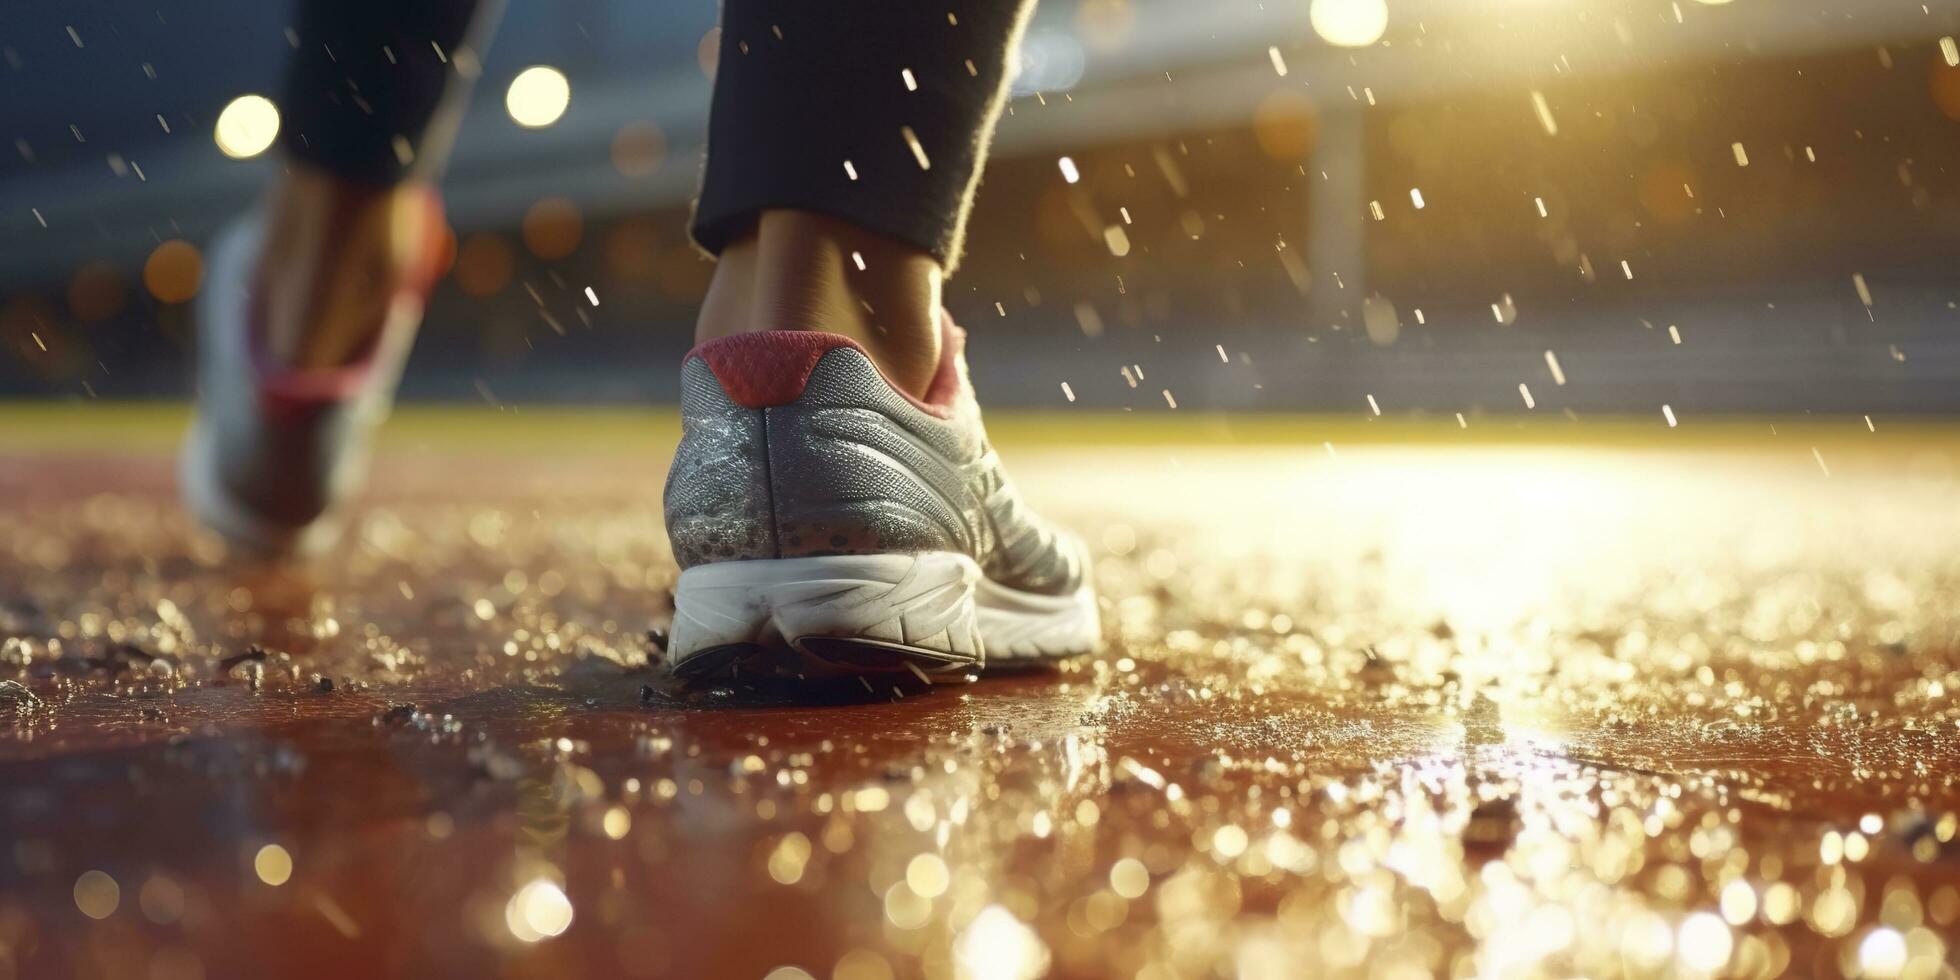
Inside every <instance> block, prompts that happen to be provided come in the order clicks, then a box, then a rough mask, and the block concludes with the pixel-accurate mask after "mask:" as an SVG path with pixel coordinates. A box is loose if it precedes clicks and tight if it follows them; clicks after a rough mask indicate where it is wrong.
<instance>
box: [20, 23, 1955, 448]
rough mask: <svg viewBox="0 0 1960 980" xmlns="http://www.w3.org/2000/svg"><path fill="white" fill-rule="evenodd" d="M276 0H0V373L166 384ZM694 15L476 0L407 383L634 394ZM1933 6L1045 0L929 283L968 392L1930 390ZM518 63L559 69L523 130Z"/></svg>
mask: <svg viewBox="0 0 1960 980" xmlns="http://www.w3.org/2000/svg"><path fill="white" fill-rule="evenodd" d="M289 16H290V13H289V11H288V9H287V8H286V6H285V5H284V4H280V3H245V2H238V0H229V2H218V3H213V2H192V0H143V2H140V3H138V2H133V0H104V2H99V3H91V4H87V5H76V4H64V3H54V2H46V0H27V2H22V3H17V4H10V5H9V8H8V10H7V11H6V14H5V16H4V17H0V138H4V142H5V144H6V145H4V146H0V344H4V348H5V352H6V354H5V356H4V357H0V397H5V398H16V399H17V398H50V399H75V400H79V399H87V398H102V399H157V398H177V397H181V396H182V395H184V394H185V393H186V391H187V388H188V378H187V370H186V363H185V361H186V358H185V351H184V344H185V337H186V333H187V331H186V317H187V306H186V303H185V301H186V300H187V299H190V298H191V297H193V296H194V294H195V291H196V288H197V285H198V265H199V262H198V252H197V247H198V246H199V245H201V243H202V242H204V241H205V240H206V239H207V237H208V236H209V235H210V234H211V233H212V232H213V231H214V230H216V228H218V227H219V226H220V225H221V224H222V223H223V222H224V221H225V220H226V219H227V218H228V217H229V216H230V215H232V214H235V213H236V212H238V211H239V210H240V209H242V208H245V207H247V206H248V205H249V204H250V203H251V201H252V199H253V197H254V195H255V194H256V192H257V190H258V188H259V187H260V186H261V185H262V183H263V182H264V181H265V179H266V178H267V176H268V175H269V174H270V173H271V172H272V171H273V169H274V168H276V167H277V166H278V165H279V164H278V162H277V160H276V158H275V156H274V155H272V154H261V155H250V156H245V157H244V158H234V157H233V156H232V155H228V154H227V153H226V152H224V150H222V149H221V147H220V145H219V142H220V141H219V140H217V139H214V132H217V131H218V130H219V129H220V127H218V126H217V120H218V119H219V117H220V114H221V112H223V111H224V110H225V109H226V107H227V106H228V105H231V104H232V103H233V100H235V99H237V98H238V97H240V96H242V95H246V94H249V93H266V94H271V93H274V92H275V91H276V87H277V78H278V75H279V71H280V68H281V64H282V60H283V59H284V58H285V57H286V55H287V52H288V50H289V41H288V38H287V34H286V31H285V25H286V23H287V18H288V17H289ZM715 17H716V10H715V7H714V5H713V4H712V3H710V2H707V0H700V2H691V3H657V4H656V3H631V2H626V0H563V2H554V3H543V2H527V0H517V2H515V3H513V4H512V5H511V9H510V11H509V13H508V16H507V18H506V20H505V22H504V26H503V29H502V31H501V32H500V34H499V36H498V39H497V41H496V43H495V45H494V46H493V47H492V48H491V50H490V51H488V52H487V54H486V55H485V56H484V57H483V59H482V81H481V84H480V87H479V89H478V92H477V99H476V102H475V103H474V105H473V107H472V109H471V112H470V115H469V117H468V120H467V122H466V124H465V127H464V130H463V135H462V138H461V143H460V146H459V148H458V151H457V153H456V157H455V161H454V164H453V166H452V167H451V172H450V179H449V181H448V188H449V192H450V203H451V214H450V218H451V221H452V224H453V226H454V229H455V231H456V234H457V240H458V248H457V250H456V260H455V264H454V267H453V268H452V270H451V272H450V274H449V275H448V276H447V277H446V278H445V280H444V282H443V284H442V285H441V287H440V288H439V290H438V292H437V294H436V297H435V300H434V305H433V307H432V310H431V314H430V322H429V324H428V326H427V328H426V329H425V333H424V339H423V342H422V343H421V345H420V347H419V349H418V350H417V352H416V355H415V360H414V362H413V365H412V367H411V371H410V377H409V380H408V383H407V390H406V397H408V398H410V399H416V400H438V401H457V402H469V401H479V400H488V401H493V402H527V403H528V402H609V403H639V402H649V401H655V402H657V401H663V400H667V399H669V398H671V396H672V394H673V389H674V372H673V370H672V365H673V363H674V358H675V356H676V355H678V354H679V353H680V352H681V351H682V350H683V349H685V347H686V346H687V336H688V331H689V326H690V323H691V320H692V316H693V308H694V303H695V302H696V300H697V299H698V298H699V297H700V295H701V293H702V290H703V289H704V287H705V284H706V282H707V278H708V273H709V269H710V267H709V265H708V264H707V263H706V262H705V261H704V260H703V259H701V258H700V257H699V256H698V255H697V254H696V253H695V252H694V251H693V250H692V249H691V248H690V247H689V245H688V244H687V240H686V236H685V232H684V229H685V222H686V214H687V202H688V198H689V195H690V194H691V192H692V190H693V187H694V183H695V180H696V177H697V173H698V169H699V157H700V151H701V145H700V144H701V134H702V132H703V129H704V121H705V116H706V107H707V96H708V86H709V79H710V77H711V75H712V72H713V69H714V66H713V64H712V60H711V55H712V51H713V50H714V45H713V43H712V37H711V32H712V31H713V29H714V23H715ZM1956 33H1960V4H1955V3H1951V2H1936V3H1929V4H1922V3H1921V2H1919V0H1911V2H1907V0H1807V2H1804V3H1797V2H1793V0H1733V2H1728V3H1708V2H1701V0H1674V2H1668V0H1475V2H1465V0H1386V4H1384V3H1383V2H1382V0H1312V2H1310V0H1204V2H1199V0H1046V2H1044V3H1043V4H1042V6H1041V8H1040V10H1039V12H1038V14H1037V16H1036V19H1035V21H1034V23H1033V24H1032V26H1031V28H1030V30H1029V33H1028V37H1027V43H1026V46H1025V50H1024V53H1023V66H1022V71H1021V73H1020V75H1019V77H1018V80H1017V82H1016V84H1015V98H1014V99H1013V101H1012V102H1011V103H1010V109H1009V113H1008V115H1007V117H1006V118H1005V119H1004V120H1003V123H1002V126H1001V129H1000V133H999V138H998V140H997V142H996V145H995V154H994V163H993V166H992V168H991V169H990V171H989V172H988V175H987V178H986V181H985V184H984V186H983V189H982V192H981V196H980V203H979V209H978V212H977V214H976V216H975V220H974V221H973V229H972V237H971V240H970V243H969V254H968V257H967V260H966V263H965V267H964V269H963V270H962V272H961V275H960V276H959V278H958V279H957V280H956V281H955V282H954V284H953V288H952V289H951V291H950V294H949V304H950V306H951V308H952V309H953V312H954V313H955V314H956V315H957V316H958V317H959V318H960V319H961V320H962V322H964V323H965V324H966V325H967V326H968V327H969V328H970V329H971V330H972V331H973V332H974V333H975V334H976V342H975V343H974V345H973V356H974V372H975V375H976V382H977V383H978V384H979V386H980V387H981V389H982V391H983V392H984V394H985V395H986V396H987V398H988V400H989V402H990V404H998V405H1013V406H1029V407H1049V408H1058V409H1059V408H1066V407H1070V405H1071V403H1073V406H1074V407H1077V408H1081V407H1100V408H1109V409H1134V410H1136V411H1138V412H1167V411H1174V410H1175V411H1191V410H1204V409H1253V410H1316V411H1339V412H1357V413H1371V412H1373V413H1382V414H1387V415H1391V416H1394V415H1408V414H1409V413H1412V412H1419V413H1427V414H1432V415H1437V416H1440V417H1444V418H1447V417H1448V416H1450V415H1451V414H1453V413H1457V412H1462V413H1465V414H1466V416H1468V417H1470V418H1475V417H1476V416H1477V415H1478V414H1480V413H1524V412H1535V413H1539V414H1541V415H1542V414H1551V415H1554V416H1556V415H1557V414H1558V413H1561V412H1565V413H1574V414H1583V413H1588V412H1615V413H1634V414H1648V415H1649V417H1651V418H1655V419H1659V418H1660V417H1661V411H1662V409H1661V406H1663V405H1666V406H1669V409H1668V410H1669V411H1670V412H1672V413H1675V414H1678V415H1679V416H1681V417H1683V418H1690V417H1692V416H1693V415H1694V414H1695V413H1698V412H1765V413H1768V412H1776V413H1791V412H1820V413H1848V414H1853V415H1856V414H1870V413H1879V412H1886V413H1894V414H1897V413H1907V412H1913V413H1939V412H1950V411H1954V410H1960V385H1956V384H1954V383H1953V382H1954V380H1955V379H1956V378H1960V310H1956V306H1955V301H1956V299H1960V290H1956V289H1955V288H1954V260H1955V258H1956V256H1960V186H1956V170H1955V161H1956V160H1960V152H1956V151H1960V47H1956V45H1955V42H1954V40H1953V35H1955V34H1956ZM535 65H547V66H551V67H553V68H554V69H556V70H557V71H559V72H562V75H563V77H565V78H566V79H568V80H569V83H570V91H571V98H570V102H569V105H568V107H567V108H566V110H565V111H564V112H563V114H562V116H558V117H557V118H556V119H555V120H553V121H552V122H551V123H550V124H549V125H544V126H541V127H537V128H527V127H524V126H520V125H519V124H518V123H517V122H515V121H514V119H513V113H512V110H513V107H515V108H516V109H517V110H518V114H522V111H523V110H524V107H525V99H526V98H527V97H535V96H536V94H537V93H535V92H533V93H528V94H527V92H526V91H525V90H524V87H523V86H521V85H520V86H518V88H517V89H516V90H513V89H512V85H513V80H514V79H516V78H517V77H518V75H519V73H520V72H522V71H523V70H524V69H526V68H527V67H529V66H535ZM533 77H535V76H533ZM894 83H895V84H896V80H895V82H894ZM548 94H549V93H546V95H547V96H548ZM544 101H545V102H546V103H547V105H546V107H545V108H546V110H549V108H550V107H549V102H550V100H549V98H548V97H547V98H546V99H545V100H544ZM241 111H243V110H241ZM549 114H550V113H549V111H546V112H545V115H549ZM263 115H264V113H263V111H261V117H263ZM265 121H266V120H265V119H264V118H258V119H256V120H255V119H254V117H252V116H251V115H249V113H247V114H245V115H240V116H236V117H233V119H232V120H231V122H232V123H233V124H234V126H233V129H232V130H231V131H230V132H231V138H232V139H234V140H235V141H237V144H238V145H233V146H231V147H230V149H231V150H232V151H233V152H234V153H243V152H247V151H250V150H251V149H252V148H253V146H252V144H253V143H255V142H257V141H258V140H259V139H260V138H262V137H264V135H265V130H266V126H265ZM588 290H590V292H589V294H588ZM595 299H596V300H597V302H596V304H595V303H594V302H593V300H595Z"/></svg>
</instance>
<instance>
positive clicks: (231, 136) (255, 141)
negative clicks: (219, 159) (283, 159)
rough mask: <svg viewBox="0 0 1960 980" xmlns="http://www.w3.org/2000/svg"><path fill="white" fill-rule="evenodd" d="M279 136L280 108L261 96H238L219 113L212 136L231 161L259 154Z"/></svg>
mask: <svg viewBox="0 0 1960 980" xmlns="http://www.w3.org/2000/svg"><path fill="white" fill-rule="evenodd" d="M278 137H279V107H278V106H275V105H273V104H272V100H271V99H268V98H266V97H265V96H263V95H241V96H239V97H238V98H235V99H233V100H231V102H230V103H228V104H227V105H226V106H225V108H224V111H222V112H220V113H218V124H217V125H216V126H214V127H212V129H211V138H212V139H214V140H216V141H217V143H218V149H219V150H222V151H223V152H224V154H225V156H228V157H231V158H232V159H234V160H246V159H250V158H252V157H255V156H258V155H259V154H261V153H264V152H265V151H266V148H267V147H270V146H271V145H272V141H273V140H275V139H277V138H278Z"/></svg>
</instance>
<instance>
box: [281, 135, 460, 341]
mask: <svg viewBox="0 0 1960 980" xmlns="http://www.w3.org/2000/svg"><path fill="white" fill-rule="evenodd" d="M434 194H435V192H434V190H433V189H432V188H431V187H429V186H428V185H427V184H425V183H419V182H418V183H410V184H402V185H397V186H393V187H368V186H363V185H359V184H354V183H349V182H347V181H343V180H340V179H338V178H335V177H333V176H331V175H328V174H325V173H323V172H321V171H317V170H313V169H311V168H307V167H303V166H298V165H295V166H294V167H293V168H292V170H290V171H289V172H288V173H287V174H286V176H285V177H284V178H282V180H281V182H280V183H279V184H278V186H276V187H275V188H274V189H273V191H272V194H271V196H270V199H269V201H268V203H267V208H266V212H267V214H266V219H267V220H266V238H265V246H264V250H263V253H262V254H261V257H260V264H259V272H258V279H257V285H256V288H255V290H254V293H255V297H256V299H255V305H256V310H255V316H256V317H257V318H258V321H259V323H260V324H261V326H262V328H263V330H264V337H265V341H266V345H267V353H268V354H270V355H271V356H272V358H273V359H274V360H275V361H277V362H279V363H282V364H285V365H288V366H290V367H296V368H327V367H335V366H338V365H341V364H345V363H347V362H348V361H349V360H351V359H353V358H354V357H355V356H357V355H358V354H359V352H360V351H361V350H362V349H364V348H365V347H366V346H367V345H368V344H369V343H370V342H372V341H373V339H374V338H375V336H376V335H377V334H378V333H379V332H380V330H381V329H382V327H383V325H384V324H385V323H386V322H387V317H388V315H389V308H390V305H391V304H392V303H393V302H394V300H395V297H396V295H397V294H398V293H399V292H400V290H401V289H402V288H403V287H404V286H405V285H406V284H408V283H409V282H410V281H411V280H412V279H413V278H414V277H415V276H417V275H418V274H419V273H420V272H421V271H422V270H421V269H419V268H418V266H419V265H420V264H421V263H423V262H426V261H427V259H428V253H429V240H430V236H432V235H434V234H435V233H436V228H435V227H434V224H435V223H436V222H438V221H439V220H440V218H439V217H438V214H439V212H438V211H437V209H436V207H435V204H434V202H435V197H434Z"/></svg>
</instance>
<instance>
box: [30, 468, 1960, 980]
mask: <svg viewBox="0 0 1960 980" xmlns="http://www.w3.org/2000/svg"><path fill="white" fill-rule="evenodd" d="M1873 445H1874V446H1875V447H1876V448H1871V449H1866V450H1860V451H1857V452H1851V451H1844V452H1842V453H1837V454H1835V455H1834V458H1832V459H1831V460H1830V466H1829V470H1830V472H1829V474H1828V475H1827V474H1826V472H1824V468H1822V467H1820V465H1819V462H1820V461H1821V460H1822V459H1823V454H1813V453H1812V452H1811V451H1810V447H1809V446H1807V445H1806V446H1783V445H1781V444H1774V443H1772V444H1770V445H1768V446H1766V447H1765V446H1750V447H1745V448H1747V449H1748V450H1749V451H1747V452H1733V453H1718V452H1706V451H1704V452H1691V453H1665V454H1664V453H1660V452H1656V451H1620V452H1609V451H1605V450H1588V449H1577V448H1573V449H1559V448H1535V449H1530V448H1517V447H1511V448H1504V447H1490V448H1486V449H1484V450H1478V451H1466V450H1433V449H1432V450H1417V449H1406V448H1405V449H1375V450H1370V449H1365V448H1359V447H1357V448H1354V449H1346V448H1342V449H1339V450H1338V451H1334V450H1327V449H1323V448H1322V447H1320V446H1317V445H1316V446H1311V447H1299V446H1295V447H1266V448H1245V449H1231V450H1227V449H1193V448H1184V449H1177V450H1173V449H1161V448H1148V447H1139V448H1131V449H1123V450H1108V451H1104V452H1101V453H1099V454H1090V455H1088V456H1087V457H1086V458H1085V456H1084V454H1083V453H1080V452H1074V451H1070V452H1061V451H1048V452H1039V451H1037V452H1027V453H1022V454H1019V455H1017V456H1015V458H1016V459H1017V460H1018V462H1019V464H1020V465H1019V467H1018V472H1019V475H1020V477H1021V479H1022V482H1023V483H1025V484H1026V485H1027V486H1028V488H1029V489H1030V490H1031V491H1032V493H1033V495H1034V497H1035V498H1036V499H1037V500H1039V501H1042V502H1044V503H1046V504H1048V505H1049V507H1050V509H1052V510H1054V511H1056V512H1057V513H1058V514H1060V515H1062V516H1063V517H1065V518H1068V519H1071V520H1072V521H1073V522H1074V523H1075V524H1076V525H1077V526H1079V527H1081V528H1082V529H1083V530H1084V531H1085V532H1086V533H1087V535H1088V536H1089V537H1090V539H1091V540H1092V542H1094V544H1095V547H1096V550H1097V552H1098V554H1099V555H1100V558H1099V564H1098V574H1099V576H1100V579H1101V582H1102V583H1103V585H1104V587H1105V589H1106V591H1107V594H1108V605H1107V615H1106V619H1107V622H1108V629H1109V638H1110V645H1109V649H1108V650H1107V652H1106V653H1104V654H1102V655H1099V656H1097V657H1093V658H1088V659H1084V660H1080V661H1076V662H1071V663H1065V664H1062V665H1059V666H1057V667H1055V668H1054V669H1052V670H1046V671H1039V672H1034V673H1022V674H1011V675H1005V676H999V677H993V676H988V677H982V678H979V679H976V680H972V681H970V682H966V683H955V684H951V685H942V686H940V687H937V688H931V689H928V688H925V687H923V686H922V685H919V684H917V683H903V684H896V685H894V684H893V683H890V682H884V683H879V684H875V685H857V684H856V682H851V683H850V684H847V685H841V686H840V685H831V686H828V687H825V688H823V689H822V690H820V691H816V692H798V691H795V690H786V689H783V688H781V687H763V688H758V687H748V686H743V685H739V684H723V685H721V686H711V687H705V688H696V689H690V688H682V687H679V686H676V685H674V684H672V683H671V682H668V681H666V680H664V679H663V678H662V675H661V673H660V671H659V670H658V668H657V661H658V657H659V650H658V640H659V636H658V635H657V631H658V630H659V629H660V628H661V627H663V626H664V625H665V622H666V618H667V616H668V611H669V610H668V605H667V603H668V594H667V589H668V587H669V586H670V585H671V584H672V581H673V576H674V570H673V567H672V565H671V563H670V559H669V557H668V554H667V551H666V544H665V539H664V537H663V535H662V533H661V528H660V524H659V519H658V514H657V507H656V506H655V501H656V497H657V487H658V486H659V482H658V481H659V476H660V474H659V473H658V472H656V471H633V470H630V469H622V467H621V466H620V465H619V464H618V463H617V462H615V461H609V460H601V459H585V460H554V461H552V462H551V463H550V464H549V465H546V466H528V467H518V468H517V472H515V473H513V472H511V469H512V467H511V465H510V464H508V463H505V462H498V461H483V460H479V461H474V462H472V461H452V462H447V463H444V464H442V465H440V466H423V467H421V468H411V469H410V470H409V471H398V472H390V473H388V474H386V475H385V476H384V478H383V480H382V486H381V487H380V489H379V492H378V493H377V497H376V505H375V506H374V507H373V508H372V509H370V510H368V511H366V512H365V513H364V515H363V516H362V517H361V518H360V520H359V521H358V527H357V531H358V537H357V540H356V541H355V542H353V543H352V544H350V546H349V547H347V548H346V549H344V550H343V551H342V552H341V553H339V554H338V555H336V556H335V557H334V559H332V560H330V561H326V562H322V563H318V564H316V565H314V566H313V567H311V568H307V569H284V570H281V569H269V568H243V567H237V566H234V565H232V564H230V563H228V562H227V561H226V559H225V555H224V553H223V549H222V548H221V547H220V546H218V545H217V544H216V543H215V542H214V541H212V540H210V539H208V538H205V537H202V536H200V535H197V534H194V533H193V532H191V531H190V530H189V529H188V528H187V527H186V525H185V523H184V520H183V518H181V517H180V516H178V515H177V513H176V512H175V511H174V509H173V507H172V503H171V498H170V491H169V486H168V479H167V462H166V461H164V460H163V459H161V458H151V457H148V456H145V457H142V458H140V459H135V460H131V459H123V458H116V459H106V458H105V459H86V458H64V459H62V460H60V461H58V462H55V463H52V464H48V465H38V464H37V465H32V466H30V465H26V464H22V465H16V466H10V467H7V468H4V469H0V491H4V493H0V501H4V503H0V642H3V643H4V648H0V785H4V787H5V790H4V794H0V841H4V847H5V850H4V851H0V977H15V976H18V977H52V976H117V977H132V976H133V977H154V978H195V977H231V976H251V975H264V974H266V973H268V972H276V973H278V974H281V975H317V976H350V975H352V976H360V975H375V974H377V973H388V974H401V975H412V976H428V975H459V976H513V977H526V976H564V975H593V976H596V975H619V974H623V975H629V976H645V977H704V976H729V977H753V978H763V977H765V976H767V977H772V978H775V980H789V978H797V977H805V976H809V977H817V978H838V980H878V978H892V977H909V976H926V977H974V978H1010V977H1034V976H1040V975H1047V976H1064V977H1076V976H1080V977H1091V976H1122V977H1138V978H1144V980H1169V978H1197V977H1234V976H1236V977H1259V978H1263V977H1298V976H1333V975H1370V976H1412V977H1413V976H1431V975H1452V976H1489V977H1496V976H1556V977H1568V976H1594V977H1607V976H1658V975H1670V974H1672V975H1688V976H1693V975H1729V976H1747V977H1756V976H1764V977H1767V976H1776V975H1785V974H1787V975H1792V976H1839V975H1842V976H1858V977H1921V978H1933V977H1951V976H1954V975H1955V972H1954V966H1953V964H1954V963H1955V955H1956V954H1955V949H1954V947H1955V944H1956V940H1957V939H1960V842H1956V841H1955V839H1954V838H1955V836H1956V830H1957V829H1960V828H1957V827H1956V821H1960V816H1957V815H1956V813H1957V812H1960V706H1956V703H1955V700H1954V695H1953V691H1954V689H1955V688H1956V687H1960V655H1957V654H1956V653H1955V652H1954V636H1955V629H1956V626H1960V619H1956V615H1955V612H1954V606H1953V603H1952V597H1953V596H1955V595H1956V594H1960V566H1957V565H1956V564H1955V562H1954V560H1953V557H1952V556H1953V555H1954V554H1955V548H1954V546H1955V544H1956V543H1960V507H1955V506H1954V501H1955V487H1954V486H1953V485H1952V482H1951V478H1950V476H1949V475H1948V474H1950V473H1951V467H1950V466H1945V465H1944V464H1943V462H1942V461H1943V460H1944V459H1945V456H1944V455H1943V454H1941V453H1931V454H1929V453H1927V452H1919V451H1914V450H1912V449H1911V448H1910V447H1901V446H1898V445H1896V444H1891V443H1874V444H1873ZM1814 456H1815V458H1813V457H1814ZM1929 460H1931V461H1930V462H1929ZM50 474H55V475H54V476H50ZM78 487H91V488H101V489H102V490H104V491H105V492H103V493H101V494H97V495H90V494H76V493H75V492H74V491H75V488H78ZM1140 488H1142V489H1141V490H1140ZM1143 491H1147V492H1143ZM649 630H653V631H656V635H654V636H649ZM275 967H276V968H275Z"/></svg>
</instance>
